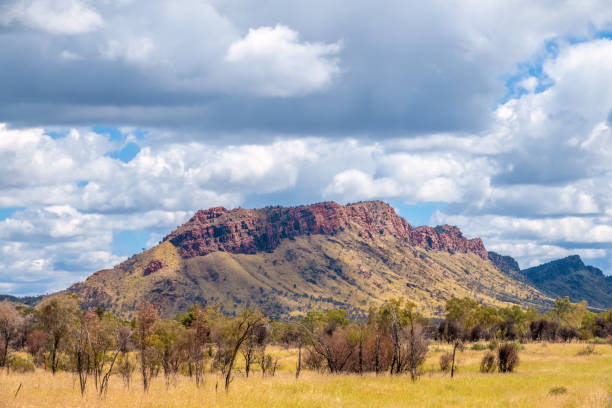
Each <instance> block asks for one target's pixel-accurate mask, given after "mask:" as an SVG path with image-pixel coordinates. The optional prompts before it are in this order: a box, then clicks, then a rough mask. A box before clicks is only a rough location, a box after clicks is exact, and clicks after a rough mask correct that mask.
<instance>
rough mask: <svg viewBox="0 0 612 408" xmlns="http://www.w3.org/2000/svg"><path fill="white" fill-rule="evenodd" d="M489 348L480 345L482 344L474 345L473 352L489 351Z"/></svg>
mask: <svg viewBox="0 0 612 408" xmlns="http://www.w3.org/2000/svg"><path fill="white" fill-rule="evenodd" d="M488 348H489V347H488V346H485V345H484V344H480V343H474V344H472V350H478V351H482V350H487V349H488Z"/></svg>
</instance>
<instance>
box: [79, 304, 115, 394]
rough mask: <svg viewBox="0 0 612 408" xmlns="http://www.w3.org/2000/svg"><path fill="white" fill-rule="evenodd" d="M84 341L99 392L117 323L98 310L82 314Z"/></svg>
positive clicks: (113, 346) (113, 345) (112, 345)
mask: <svg viewBox="0 0 612 408" xmlns="http://www.w3.org/2000/svg"><path fill="white" fill-rule="evenodd" d="M83 321H84V324H85V333H86V341H87V345H88V352H89V360H90V362H91V370H92V372H93V375H94V385H95V387H96V390H99V391H100V389H99V384H100V381H101V378H102V372H103V370H104V365H105V364H106V363H107V355H108V352H109V351H110V350H112V349H114V348H115V347H116V339H117V330H118V327H119V325H118V323H117V321H116V320H115V319H113V318H112V317H111V315H110V314H109V315H105V314H104V313H103V312H101V311H100V310H99V309H96V310H93V309H92V310H88V311H86V312H85V313H84V320H83Z"/></svg>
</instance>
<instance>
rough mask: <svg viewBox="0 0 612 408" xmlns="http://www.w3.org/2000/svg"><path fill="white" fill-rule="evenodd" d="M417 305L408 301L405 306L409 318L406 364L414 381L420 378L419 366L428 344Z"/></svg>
mask: <svg viewBox="0 0 612 408" xmlns="http://www.w3.org/2000/svg"><path fill="white" fill-rule="evenodd" d="M415 309H416V305H415V304H414V303H412V302H408V303H407V304H406V308H405V312H404V313H405V315H406V317H407V320H408V325H407V327H406V344H407V353H406V357H407V358H406V365H407V368H408V371H410V379H411V380H412V381H413V382H414V381H416V379H417V378H418V375H419V368H420V367H421V366H422V365H423V363H424V362H425V358H426V357H427V351H428V348H429V346H428V344H427V340H426V339H425V336H424V335H423V326H422V320H423V317H422V316H421V315H420V313H418V312H417V311H416V310H415Z"/></svg>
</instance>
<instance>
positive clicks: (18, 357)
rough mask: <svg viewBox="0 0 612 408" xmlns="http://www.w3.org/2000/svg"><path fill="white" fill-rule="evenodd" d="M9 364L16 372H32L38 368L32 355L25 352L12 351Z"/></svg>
mask: <svg viewBox="0 0 612 408" xmlns="http://www.w3.org/2000/svg"><path fill="white" fill-rule="evenodd" d="M8 365H9V368H10V369H11V370H12V371H14V372H16V373H31V372H34V370H35V369H36V366H35V365H34V359H33V358H32V356H31V355H30V354H28V353H23V352H19V353H11V355H10V356H9V357H8Z"/></svg>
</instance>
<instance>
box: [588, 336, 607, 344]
mask: <svg viewBox="0 0 612 408" xmlns="http://www.w3.org/2000/svg"><path fill="white" fill-rule="evenodd" d="M589 343H591V344H606V343H608V342H607V341H606V339H602V338H601V337H595V338H593V339H591V340H589Z"/></svg>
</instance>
